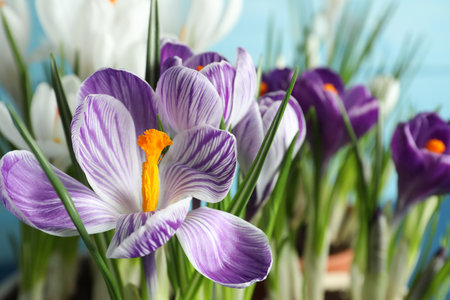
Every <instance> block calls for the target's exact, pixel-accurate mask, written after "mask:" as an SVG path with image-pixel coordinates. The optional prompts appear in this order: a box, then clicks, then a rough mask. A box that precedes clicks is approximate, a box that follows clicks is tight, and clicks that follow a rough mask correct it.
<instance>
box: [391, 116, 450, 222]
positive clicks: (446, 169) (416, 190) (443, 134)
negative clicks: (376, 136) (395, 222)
mask: <svg viewBox="0 0 450 300" xmlns="http://www.w3.org/2000/svg"><path fill="white" fill-rule="evenodd" d="M391 150H392V159H393V161H394V164H395V168H396V170H397V173H398V199H397V209H396V214H397V215H403V214H404V213H405V212H406V211H407V210H408V208H409V207H411V205H413V204H414V203H417V202H418V201H421V200H423V199H425V198H427V197H429V196H431V195H439V194H446V193H450V125H449V124H448V123H446V122H445V121H444V120H442V119H441V118H440V117H439V116H438V115H437V114H435V113H421V114H418V115H417V116H416V117H415V118H413V119H412V120H410V121H409V122H406V123H400V124H399V125H398V126H397V128H396V130H395V132H394V135H393V137H392V142H391Z"/></svg>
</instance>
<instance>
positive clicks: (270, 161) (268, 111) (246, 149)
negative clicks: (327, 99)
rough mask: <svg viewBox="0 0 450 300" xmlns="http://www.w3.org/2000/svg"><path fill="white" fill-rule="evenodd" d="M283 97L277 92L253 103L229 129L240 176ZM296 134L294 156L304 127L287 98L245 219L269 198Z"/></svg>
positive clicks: (298, 111) (297, 110)
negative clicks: (234, 144)
mask: <svg viewBox="0 0 450 300" xmlns="http://www.w3.org/2000/svg"><path fill="white" fill-rule="evenodd" d="M284 94H285V92H281V91H278V92H272V93H268V94H266V95H264V96H263V97H262V98H261V99H259V100H258V102H253V103H252V106H251V108H250V110H249V112H248V113H247V114H246V115H245V117H244V118H243V119H242V121H241V122H240V123H238V125H237V126H236V127H235V128H234V129H233V133H234V134H235V136H236V140H237V143H238V159H239V164H240V167H241V169H242V171H243V173H244V174H245V173H247V172H248V170H249V169H250V166H251V164H252V162H253V160H254V159H255V157H256V154H257V153H258V150H259V148H260V146H261V144H262V141H263V139H264V136H265V135H266V133H267V130H268V129H269V127H270V125H271V123H272V121H273V118H274V117H275V114H276V113H277V111H278V108H279V107H280V105H281V101H282V100H283V98H284ZM297 132H298V136H297V141H296V144H295V148H294V155H295V154H296V153H297V151H298V150H299V149H300V146H301V145H302V143H303V141H304V139H305V135H306V124H305V119H304V116H303V112H302V109H301V108H300V106H299V105H298V103H297V102H296V101H295V99H294V98H292V97H291V99H290V100H289V102H288V105H287V107H286V110H285V112H284V115H283V118H282V120H281V123H280V126H279V128H278V130H277V133H276V135H275V139H274V141H273V143H272V146H271V148H270V150H269V154H268V156H267V158H266V160H265V162H264V166H263V169H262V171H261V175H260V176H259V179H258V183H257V185H256V190H255V192H254V194H253V195H252V198H251V200H250V201H249V203H248V205H247V217H248V218H251V217H252V216H253V215H254V214H255V213H256V211H257V210H258V208H259V207H260V206H261V205H262V204H263V203H264V200H266V199H267V198H268V196H269V195H270V194H271V192H272V190H273V188H274V185H275V183H276V179H277V177H278V171H279V167H280V165H281V162H282V161H283V158H284V155H285V153H286V151H287V148H288V147H289V145H290V144H291V142H292V139H293V138H294V136H295V135H296V134H297Z"/></svg>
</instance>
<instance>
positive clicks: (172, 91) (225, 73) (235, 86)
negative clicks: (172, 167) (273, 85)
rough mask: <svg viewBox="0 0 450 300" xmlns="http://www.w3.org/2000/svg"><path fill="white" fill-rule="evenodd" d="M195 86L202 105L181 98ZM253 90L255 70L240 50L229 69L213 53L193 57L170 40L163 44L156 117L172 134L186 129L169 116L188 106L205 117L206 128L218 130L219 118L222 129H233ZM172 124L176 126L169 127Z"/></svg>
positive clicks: (228, 65) (247, 54) (240, 49)
mask: <svg viewBox="0 0 450 300" xmlns="http://www.w3.org/2000/svg"><path fill="white" fill-rule="evenodd" d="M180 78H186V80H180ZM187 78H189V79H187ZM186 82H190V83H191V84H192V85H190V84H186ZM196 85H202V86H203V87H204V91H205V92H206V93H207V94H208V95H207V97H201V99H205V100H206V102H202V101H199V100H198V99H193V98H188V97H185V96H184V95H186V92H185V91H186V90H189V89H192V90H193V91H194V92H195V88H194V87H195V86H196ZM168 87H170V88H168ZM255 88H256V71H255V66H254V64H253V61H252V58H251V56H250V54H249V53H248V52H247V51H245V50H244V49H242V48H238V50H237V58H236V63H235V66H233V65H231V64H230V63H229V62H228V61H227V60H226V59H225V57H223V56H222V55H220V54H218V53H216V52H204V53H200V54H197V55H194V54H193V53H192V51H191V50H190V49H189V47H187V46H185V45H183V44H181V43H178V42H174V41H170V40H166V41H164V43H163V45H162V47H161V78H160V84H159V86H158V88H157V93H158V96H159V98H160V103H161V110H160V113H161V117H162V118H165V120H166V121H167V122H168V123H169V125H171V127H172V129H175V131H179V130H183V129H187V128H190V127H180V122H178V121H177V120H176V119H177V118H174V117H173V116H174V115H179V112H180V111H181V112H183V111H185V110H186V108H187V107H190V106H192V105H194V106H197V107H198V109H196V112H198V113H199V114H201V115H202V116H205V115H206V114H209V115H210V116H209V119H208V124H210V125H212V126H214V127H218V126H219V124H220V121H221V119H222V117H223V119H224V121H225V126H226V128H228V127H229V126H234V125H236V124H237V123H239V121H240V120H241V119H242V118H243V117H244V115H245V114H246V113H247V111H248V109H249V107H250V105H251V103H252V102H253V101H254V95H255ZM198 93H201V92H198ZM186 118H189V122H190V124H184V125H192V124H199V122H202V120H197V119H195V118H190V117H186ZM172 121H175V122H176V124H172Z"/></svg>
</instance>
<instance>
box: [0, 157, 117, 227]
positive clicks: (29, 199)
mask: <svg viewBox="0 0 450 300" xmlns="http://www.w3.org/2000/svg"><path fill="white" fill-rule="evenodd" d="M53 171H54V172H55V173H56V175H57V176H58V177H59V179H60V180H61V182H62V183H63V184H64V186H65V187H66V189H67V191H68V192H69V194H70V196H71V197H72V200H73V202H74V204H75V207H76V208H77V210H78V213H79V214H80V217H81V220H82V221H83V223H84V226H86V229H87V231H88V232H89V233H90V234H93V233H98V232H103V231H107V230H110V229H112V228H114V225H115V222H116V219H117V217H118V216H119V212H118V211H116V209H115V207H113V206H112V205H111V204H110V203H108V202H106V201H103V200H101V199H100V198H99V197H98V196H97V195H95V194H94V193H93V192H92V191H91V190H89V189H88V188H87V187H85V186H84V185H83V184H81V183H80V182H78V181H76V180H75V179H73V178H72V177H70V176H69V175H67V174H65V173H64V172H62V171H60V170H58V169H56V168H55V167H53ZM0 172H1V178H0V198H1V201H2V202H3V204H4V205H5V207H6V208H7V209H8V210H9V211H10V212H11V213H12V214H13V215H15V216H16V217H17V218H18V219H20V220H21V221H23V222H24V223H26V224H27V225H29V226H32V227H35V228H37V229H40V230H42V231H45V232H47V233H49V234H53V235H58V236H71V235H77V234H78V232H77V230H76V229H75V226H74V225H73V222H72V220H71V219H70V217H69V215H68V214H67V212H66V209H65V208H64V206H63V204H62V202H61V200H60V199H59V197H58V195H57V194H56V192H55V190H54V189H53V186H52V185H51V183H50V181H49V180H48V178H47V176H46V175H45V173H44V171H43V170H42V168H41V166H40V165H39V163H38V161H37V160H36V158H35V157H34V155H33V154H32V153H31V152H28V151H24V150H21V151H12V152H9V153H7V154H6V155H5V156H4V157H3V158H2V159H1V160H0Z"/></svg>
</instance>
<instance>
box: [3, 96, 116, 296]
mask: <svg viewBox="0 0 450 300" xmlns="http://www.w3.org/2000/svg"><path fill="white" fill-rule="evenodd" d="M7 108H8V110H9V113H10V115H11V118H12V120H13V122H14V125H15V126H16V127H17V130H18V131H19V132H20V134H21V135H22V137H23V139H24V140H25V141H26V143H27V144H28V146H29V147H30V149H31V151H32V152H33V153H34V155H35V156H36V159H37V160H38V162H39V164H40V165H41V167H42V170H43V171H44V172H45V174H46V175H47V178H48V179H49V181H50V182H51V184H52V186H53V188H54V189H55V191H56V193H57V194H58V196H59V198H60V199H61V201H62V203H63V205H64V207H65V209H66V211H67V213H68V214H69V216H70V219H71V220H72V222H73V224H74V225H75V227H76V228H77V230H78V232H79V233H80V236H81V238H82V239H83V242H84V244H85V245H86V248H87V249H88V250H89V253H90V254H91V256H92V258H93V259H94V261H95V263H96V264H97V266H98V267H99V269H100V272H101V274H102V276H103V278H104V279H105V283H106V286H107V287H108V289H109V292H110V296H111V299H113V300H120V299H122V296H121V295H120V293H119V290H118V287H117V284H116V282H115V281H114V280H113V278H112V276H111V273H110V271H109V269H108V268H107V266H106V264H105V261H104V260H103V259H102V257H101V255H100V253H99V252H98V250H97V248H96V247H95V245H94V243H93V242H92V240H91V238H90V236H89V234H88V232H87V230H86V228H85V227H84V224H83V222H82V221H81V218H80V215H79V214H78V211H77V209H76V207H75V205H74V203H73V200H72V198H71V197H70V194H69V192H68V191H67V189H66V188H65V187H64V185H63V184H62V182H61V180H59V178H58V176H57V175H56V174H55V172H54V171H53V169H52V167H51V165H50V163H49V162H48V161H47V159H46V158H45V156H44V154H43V153H42V150H41V149H39V146H38V145H37V143H36V141H35V140H34V139H33V137H32V136H31V134H30V132H29V131H28V130H27V128H26V127H25V125H24V124H23V122H22V121H21V120H20V118H19V117H18V115H17V114H16V112H15V111H14V109H13V108H12V106H11V105H10V104H7Z"/></svg>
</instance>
